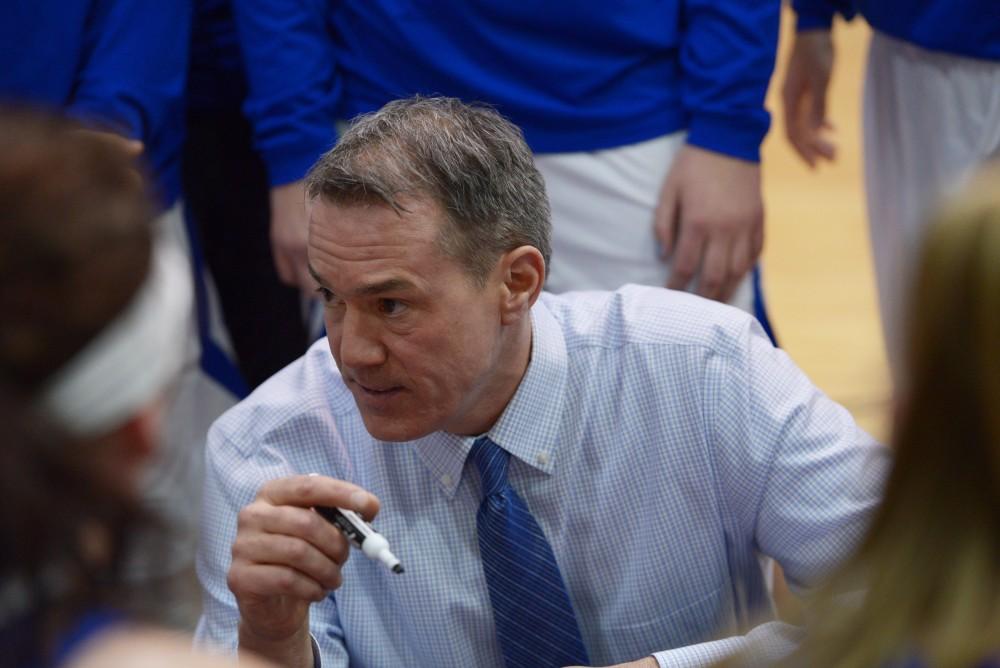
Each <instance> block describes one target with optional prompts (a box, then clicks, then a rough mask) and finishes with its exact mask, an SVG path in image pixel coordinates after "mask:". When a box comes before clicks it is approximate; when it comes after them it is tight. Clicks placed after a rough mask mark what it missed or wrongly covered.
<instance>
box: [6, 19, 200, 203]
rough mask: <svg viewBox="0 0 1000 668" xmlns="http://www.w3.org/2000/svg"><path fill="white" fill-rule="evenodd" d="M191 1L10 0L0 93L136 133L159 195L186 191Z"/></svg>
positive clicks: (167, 197) (165, 197) (170, 197)
mask: <svg viewBox="0 0 1000 668" xmlns="http://www.w3.org/2000/svg"><path fill="white" fill-rule="evenodd" d="M190 23H191V5H190V0H169V1H168V2H155V3H150V2H144V1H142V0H5V1H4V2H3V3H0V101H3V102H8V103H20V104H33V105H37V106H43V107H49V108H54V109H60V110H63V111H65V112H66V113H68V114H69V115H71V116H73V117H76V118H78V119H81V120H83V121H84V122H87V123H91V124H94V125H95V126H98V127H101V128H104V129H110V130H113V131H116V132H118V133H120V134H122V135H125V136H127V137H131V138H134V139H139V140H140V141H142V142H143V144H144V145H145V157H146V160H147V162H148V163H149V165H150V166H151V168H152V170H153V173H154V176H155V177H156V180H157V183H158V186H159V189H160V198H161V203H162V204H164V205H170V204H171V203H172V202H173V201H174V200H175V199H176V198H177V196H178V193H179V191H180V164H179V162H180V147H181V142H182V140H183V134H184V132H183V131H184V118H183V103H184V84H185V78H186V73H187V59H188V48H187V45H188V40H189V35H190Z"/></svg>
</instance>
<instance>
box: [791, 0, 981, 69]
mask: <svg viewBox="0 0 1000 668" xmlns="http://www.w3.org/2000/svg"><path fill="white" fill-rule="evenodd" d="M792 6H793V7H794V8H795V13H796V14H797V15H798V21H797V27H798V29H799V30H809V29H813V28H829V27H830V23H831V21H832V20H833V15H834V14H837V13H839V14H841V15H842V16H843V17H844V18H845V19H848V20H850V19H852V18H853V17H854V15H855V14H861V15H862V16H864V17H865V19H866V20H867V21H868V23H869V24H871V26H872V28H874V29H875V30H878V31H879V32H882V33H885V34H886V35H889V36H890V37H895V38H897V39H901V40H904V41H906V42H910V43H911V44H916V45H917V46H919V47H923V48H925V49H930V50H932V51H944V52H947V53H952V54H955V55H959V56H968V57H970V58H982V59H985V60H1000V0H793V1H792Z"/></svg>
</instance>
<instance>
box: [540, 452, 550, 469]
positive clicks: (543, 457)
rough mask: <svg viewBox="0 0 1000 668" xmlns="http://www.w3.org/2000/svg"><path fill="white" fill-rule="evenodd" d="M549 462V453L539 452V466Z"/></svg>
mask: <svg viewBox="0 0 1000 668" xmlns="http://www.w3.org/2000/svg"><path fill="white" fill-rule="evenodd" d="M548 463H549V453H547V452H539V453H538V464H539V466H545V465H546V464H548Z"/></svg>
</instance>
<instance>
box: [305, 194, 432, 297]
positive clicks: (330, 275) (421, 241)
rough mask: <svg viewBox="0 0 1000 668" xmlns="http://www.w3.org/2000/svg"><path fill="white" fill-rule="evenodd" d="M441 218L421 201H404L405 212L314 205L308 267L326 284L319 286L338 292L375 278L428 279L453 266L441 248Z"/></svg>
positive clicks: (374, 206) (366, 205)
mask: <svg viewBox="0 0 1000 668" xmlns="http://www.w3.org/2000/svg"><path fill="white" fill-rule="evenodd" d="M442 218H443V214H442V213H441V210H440V208H439V207H436V206H434V205H431V204H428V203H427V202H423V201H419V200H414V201H412V202H408V207H407V210H406V211H397V210H394V209H392V208H391V207H389V206H388V205H386V204H381V203H377V204H376V203H364V204H355V205H342V204H335V203H330V202H327V201H324V200H318V201H315V202H313V204H312V206H311V209H310V211H309V220H310V223H309V243H308V253H307V255H308V261H309V267H310V269H311V271H312V273H313V274H314V276H316V277H317V278H318V279H324V280H321V281H320V282H321V284H323V285H325V287H329V288H332V289H337V290H343V289H347V287H348V286H349V285H350V286H353V285H356V284H360V283H367V282H369V281H370V279H371V278H372V277H373V276H375V275H378V276H379V277H380V278H381V279H382V280H386V279H388V278H392V277H393V276H396V275H398V276H406V277H409V278H410V280H413V279H414V277H417V278H419V277H426V278H427V279H428V280H430V279H431V278H432V277H433V275H434V274H435V273H436V272H440V271H441V270H442V269H444V268H445V266H446V265H445V264H443V263H448V262H450V261H451V260H450V258H448V257H447V256H446V254H445V253H444V252H443V251H442V247H441V244H440V230H441V226H442V224H444V221H442V220H441V219H442ZM324 281H325V282H324ZM414 282H418V283H419V282H420V281H414Z"/></svg>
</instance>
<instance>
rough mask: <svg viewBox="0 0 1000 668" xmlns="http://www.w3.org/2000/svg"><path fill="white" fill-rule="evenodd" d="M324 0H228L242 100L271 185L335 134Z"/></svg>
mask: <svg viewBox="0 0 1000 668" xmlns="http://www.w3.org/2000/svg"><path fill="white" fill-rule="evenodd" d="M329 6H330V3H329V2H326V1H325V0H235V1H234V4H233V12H234V16H235V18H236V27H237V30H238V32H239V37H240V43H241V46H242V49H243V58H244V62H245V67H246V73H247V81H248V84H249V94H248V97H247V101H246V104H245V107H244V109H245V111H246V114H247V117H248V118H249V119H250V122H251V124H252V125H253V131H254V142H255V145H256V147H257V150H258V151H260V153H261V155H262V156H263V158H264V162H265V164H266V165H267V170H268V179H269V181H270V183H271V185H272V186H276V185H282V184H285V183H291V182H293V181H297V180H299V179H301V178H302V177H303V176H305V173H306V172H307V171H308V170H309V168H310V167H311V166H312V164H313V162H315V161H316V159H317V158H318V157H319V156H320V154H322V153H323V152H324V151H325V150H327V149H328V148H330V147H331V146H332V145H333V144H334V142H335V140H336V130H335V128H334V122H335V120H336V106H337V102H338V100H339V98H340V95H341V83H340V79H339V77H338V76H337V70H336V50H335V48H334V44H333V40H332V38H331V35H330V34H329V28H328V22H329V16H328V12H329Z"/></svg>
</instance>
